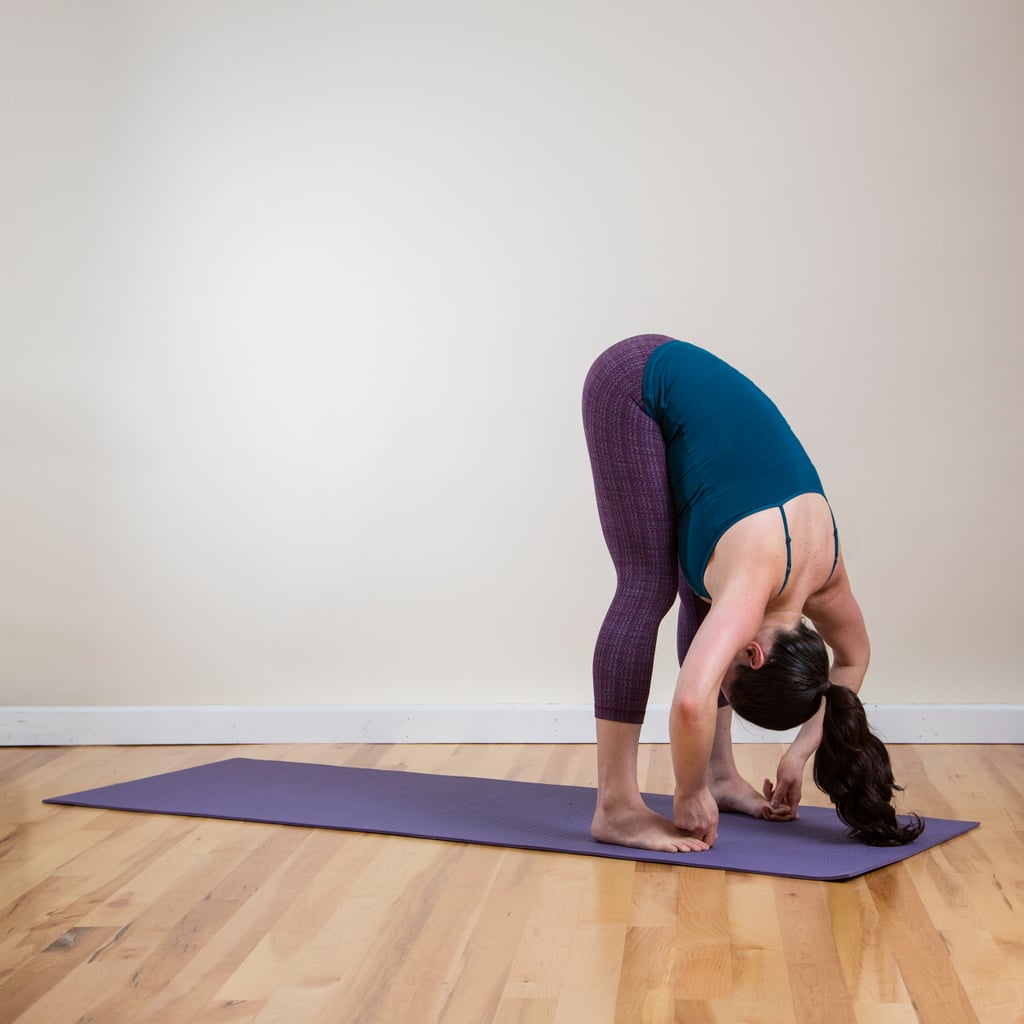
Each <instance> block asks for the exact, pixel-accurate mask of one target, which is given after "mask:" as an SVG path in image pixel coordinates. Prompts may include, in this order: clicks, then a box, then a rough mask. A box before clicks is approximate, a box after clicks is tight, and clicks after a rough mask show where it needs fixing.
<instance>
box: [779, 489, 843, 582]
mask: <svg viewBox="0 0 1024 1024" xmlns="http://www.w3.org/2000/svg"><path fill="white" fill-rule="evenodd" d="M779 511H780V512H781V513H782V529H783V530H785V531H786V578H785V579H784V580H783V581H782V586H781V587H780V588H779V594H781V593H782V591H783V590H785V589H786V584H787V583H788V582H789V574H790V573H791V572H792V571H793V538H792V537H790V535H789V520H788V519H786V510H785V509H784V508H783V507H782V506H781V505H780V506H779ZM834 523H835V520H833V524H834ZM832 571H833V572H835V566H833V567H832ZM779 594H776V595H775V596H776V597H778V596H779Z"/></svg>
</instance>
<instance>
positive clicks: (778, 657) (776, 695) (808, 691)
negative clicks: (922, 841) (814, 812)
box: [727, 621, 924, 846]
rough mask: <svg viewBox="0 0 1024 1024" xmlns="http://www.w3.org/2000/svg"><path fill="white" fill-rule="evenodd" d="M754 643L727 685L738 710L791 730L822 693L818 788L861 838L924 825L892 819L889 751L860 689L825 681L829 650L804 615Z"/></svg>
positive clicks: (907, 838)
mask: <svg viewBox="0 0 1024 1024" xmlns="http://www.w3.org/2000/svg"><path fill="white" fill-rule="evenodd" d="M751 647H753V648H754V649H753V650H751ZM751 647H748V648H747V651H746V652H745V656H744V657H743V658H741V659H739V660H740V664H739V665H738V666H737V668H736V669H735V674H734V676H733V678H732V680H731V681H730V683H729V685H728V689H727V696H728V698H729V702H730V703H731V704H732V706H733V709H734V710H735V711H736V712H737V714H740V715H742V716H743V717H744V718H745V719H747V721H748V722H753V723H754V724H755V725H759V726H761V727H762V728H765V729H778V730H783V729H791V728H793V727H794V726H797V725H800V724H801V723H803V722H806V721H807V720H808V719H809V718H811V717H813V715H814V714H815V712H817V710H818V709H819V708H820V707H821V702H822V698H825V715H824V718H823V720H822V736H821V742H820V743H819V745H818V749H817V751H816V753H815V755H814V781H815V782H816V783H817V785H818V788H819V789H821V790H822V791H823V792H825V793H827V794H828V795H829V797H830V798H831V800H832V802H833V803H834V804H835V807H836V812H837V813H838V815H839V817H840V818H841V819H842V820H843V821H844V822H846V824H847V825H848V826H849V827H850V833H851V835H853V836H854V838H856V839H859V840H860V841H861V842H864V843H868V844H870V845H873V846H890V845H894V846H895V845H900V844H902V843H909V842H913V840H914V839H916V838H917V837H918V836H919V835H920V834H921V831H922V830H923V829H924V823H923V822H922V821H921V819H920V818H917V817H916V816H914V815H910V816H909V817H907V818H904V819H902V820H901V819H900V818H898V817H897V815H896V811H895V808H894V807H893V794H894V793H895V792H896V791H898V790H899V789H900V787H899V786H897V785H896V782H895V779H894V778H893V773H892V764H891V762H890V760H889V752H888V751H887V750H886V748H885V744H884V743H882V741H881V740H880V739H879V738H878V737H877V736H875V735H874V733H872V731H871V729H870V727H869V725H868V720H867V715H866V714H865V712H864V705H863V704H861V702H860V698H859V697H858V696H857V694H856V693H854V691H853V690H851V689H848V688H847V687H845V686H830V685H829V678H828V672H829V657H828V650H827V648H826V647H825V643H824V641H823V640H822V639H821V637H820V636H818V634H817V633H816V632H815V631H814V630H813V629H811V627H810V626H808V625H807V623H806V622H803V621H801V623H800V625H799V626H797V627H796V629H780V630H778V631H777V632H776V633H775V634H774V635H772V636H770V637H769V638H766V641H765V643H763V644H757V643H755V644H752V645H751Z"/></svg>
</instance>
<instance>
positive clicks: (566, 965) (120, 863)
mask: <svg viewBox="0 0 1024 1024" xmlns="http://www.w3.org/2000/svg"><path fill="white" fill-rule="evenodd" d="M781 749H782V748H780V747H773V746H758V745H749V746H740V747H737V748H736V750H737V759H738V761H739V763H740V767H741V770H743V771H744V773H745V774H746V775H747V776H748V777H749V778H751V779H756V780H760V779H761V778H763V777H764V776H765V775H768V774H773V773H774V767H775V763H776V760H777V757H778V754H779V752H780V751H781ZM892 754H893V760H894V762H895V764H896V768H897V776H898V777H899V778H900V779H901V780H902V781H904V782H905V783H906V785H907V792H906V794H904V797H903V802H904V805H905V807H906V809H911V808H913V809H916V810H918V811H920V812H921V813H923V814H927V815H931V816H934V817H956V818H970V819H974V820H977V819H980V820H981V822H982V827H981V828H980V829H978V830H975V831H974V832H971V833H969V834H968V835H966V836H963V837H961V838H958V839H954V840H952V841H951V842H949V843H946V844H944V845H942V846H940V847H938V848H936V849H935V850H933V851H930V852H926V853H923V854H920V855H918V856H916V857H912V858H911V859H910V860H908V861H905V862H903V863H901V864H898V865H894V866H892V867H889V868H885V869H883V870H881V871H877V872H874V873H873V874H870V875H867V876H865V877H863V878H860V879H856V880H854V881H851V882H844V883H829V882H806V881H793V880H788V879H780V878H770V877H765V876H756V875H745V874H738V873H729V872H721V871H716V870H708V869H695V868H675V867H668V866H662V865H641V864H636V863H634V862H631V861H612V860H606V859H600V858H590V857H574V856H564V855H556V854H546V853H534V852H524V851H515V850H505V849H495V848H489V847H481V846H466V845H460V844H454V843H441V842H429V841H423V840H416V839H401V838H394V837H387V836H370V835H362V834H357V833H343V832H331V831H324V830H306V829H298V828H283V827H278V826H267V825H257V824H251V823H234V822H223V821H211V820H205V819H193V818H172V817H165V816H158V815H143V814H128V813H121V812H116V811H95V810H88V809H82V808H73V807H63V806H53V805H44V804H42V803H41V802H40V801H41V800H42V799H43V798H44V797H46V796H56V795H59V794H61V793H66V792H71V791H73V790H77V789H84V788H88V787H91V786H96V785H103V784H107V783H111V782H116V781H121V780H125V779H129V778H133V777H138V776H141V775H147V774H152V773H154V772H160V771H168V770H171V769H175V768H182V767H187V766H189V765H194V764H200V763H203V762H205V761H210V760H215V759H220V758H224V757H230V756H237V755H244V756H249V757H273V758H281V759H291V760H303V761H317V762H323V763H330V764H354V765H366V766H379V767H389V768H405V769H413V770H417V771H425V772H446V773H451V774H464V775H481V776H489V777H500V778H510V779H523V780H529V781H545V782H563V783H571V784H577V785H593V784H594V752H593V748H592V747H589V746H542V745H537V746H512V745H492V746H357V745H353V746H301V747H287V746H275V747H254V746H249V747H241V748H239V747H117V748H113V747H78V748H40V749H16V748H6V749H2V748H0V1022H2V1024H13V1022H17V1024H36V1022H39V1024H64V1022H69V1024H70V1022H82V1024H85V1022H96V1024H116V1022H121V1021H124V1022H131V1024H143V1022H147V1021H153V1022H160V1024H175V1022H178V1021H204V1022H206V1021H209V1022H225V1024H228V1022H231V1024H236V1022H243V1021H245V1022H248V1021H253V1022H259V1024H266V1022H270V1021H281V1022H288V1024H306V1022H328V1024H362V1022H369V1021H381V1022H388V1024H390V1022H395V1024H420V1022H422V1024H427V1022H434V1021H445V1022H456V1024H487V1022H492V1021H493V1022H500V1024H513V1022H521V1024H526V1022H530V1024H533V1022H538V1024H539V1022H552V1021H553V1022H565V1024H581V1022H585V1024H601V1022H606V1021H607V1022H612V1021H621V1022H645V1021H652V1022H663V1021H686V1022H693V1024H700V1022H726V1021H728V1022H733V1021H735V1022H765V1024H785V1022H788V1021H800V1022H803V1021H828V1024H844V1022H858V1024H876V1022H877V1024H902V1022H912V1021H922V1022H928V1024H931V1022H938V1021H944V1022H945V1021H948V1022H952V1024H964V1022H970V1021H980V1022H983V1024H1001V1022H1021V1021H1024V747H1021V746H994V747H985V746H962V747H954V746H919V747H913V746H901V747H894V748H892ZM642 765H643V772H644V775H645V778H644V779H643V782H644V785H645V788H647V789H650V790H655V791H669V790H670V785H669V772H670V766H669V761H668V751H667V748H665V747H663V746H657V747H655V746H645V747H644V748H643V751H642ZM805 797H806V798H807V799H806V802H809V803H822V802H823V801H822V799H821V797H820V794H818V793H817V791H816V790H814V788H813V786H812V785H810V784H808V789H807V791H806V792H805ZM780 827H784V826H780Z"/></svg>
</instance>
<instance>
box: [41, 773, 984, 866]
mask: <svg viewBox="0 0 1024 1024" xmlns="http://www.w3.org/2000/svg"><path fill="white" fill-rule="evenodd" d="M594 798H595V792H594V790H592V789H585V788H582V787H579V786H554V785H545V784H542V783H533V782H510V781H505V780H500V779H498V780H496V779H477V778H465V777H462V776H453V775H427V774H422V773H417V772H400V771H388V770H384V769H379V768H348V767H338V766H336V765H321V764H306V763H302V762H294V761H265V760H256V759H252V758H244V757H236V758H230V759H228V760H225V761H215V762H213V763H211V764H205V765H200V766H199V767H196V768H186V769H184V770H182V771H177V772H168V773H167V774H164V775H153V776H150V777H148V778H144V779H137V780H134V781H131V782H121V783H117V784H116V785H113V786H103V787H100V788H99V789H90V790H85V791H83V792H80V793H69V794H67V795H65V796H59V797H52V798H50V799H49V800H47V801H45V802H46V803H58V804H72V805H75V806H79V807H101V808H109V809H112V810H122V811H141V812H149V813H155V814H181V815H189V816H192V817H202V818H228V819H232V820H235V821H254V822H269V823H273V824H279V825H299V826H305V827H310V828H334V829H345V830H348V831H355V832H377V833H386V834H389V835H401V836H416V837H419V838H423V839H441V840H451V841H455V842H462V843H482V844H485V845H490V846H510V847H517V848H521V849H528V850H548V851H552V852H557V853H575V854H586V855H588V856H591V857H613V858H619V859H622V860H637V861H653V862H657V863H662V864H678V865H685V866H688V867H702V868H719V869H725V870H729V871H749V872H754V873H758V874H769V875H781V876H786V877H791V878H811V879H821V880H828V881H838V880H842V879H846V878H854V877H856V876H857V875H862V874H865V873H866V872H868V871H874V870H876V869H877V868H881V867H884V866H885V865H887V864H893V863H895V862H896V861H900V860H905V859H906V858H907V857H911V856H913V855H914V854H916V853H920V852H922V851H923V850H927V849H929V848H931V847H933V846H936V845H938V844H939V843H943V842H946V841H947V840H949V839H952V838H953V837H954V836H958V835H961V834H962V833H964V832H967V831H969V830H970V829H972V828H974V827H976V826H977V824H978V823H977V822H973V821H950V820H947V819H942V818H928V819H927V827H926V828H925V831H924V834H923V835H922V836H921V837H920V838H919V839H917V840H916V841H915V842H913V843H911V844H909V845H908V846H897V847H878V848H876V847H870V846H864V845H863V844H861V843H858V842H855V841H854V840H852V839H850V838H848V837H847V835H846V828H845V826H844V825H843V824H842V822H841V821H839V819H838V818H837V817H836V815H835V812H834V811H833V810H832V809H831V808H820V807H801V809H800V818H799V819H798V820H797V821H793V822H769V821H757V820H755V819H753V818H748V817H746V816H744V815H737V814H726V815H723V816H722V818H721V822H720V825H719V837H718V842H716V843H715V845H714V847H713V848H712V849H711V850H710V851H708V852H706V853H692V854H678V853H676V854H669V853H653V852H649V851H646V850H633V849H630V848H628V847H624V846H610V845H607V844H604V843H597V842H594V840H593V839H591V838H590V818H591V815H592V814H593V810H594ZM645 799H646V800H647V802H648V804H649V805H650V806H651V807H652V808H653V809H654V810H656V811H658V812H659V813H661V814H664V815H666V816H667V817H671V814H672V798H671V797H670V796H663V795H658V794H646V795H645Z"/></svg>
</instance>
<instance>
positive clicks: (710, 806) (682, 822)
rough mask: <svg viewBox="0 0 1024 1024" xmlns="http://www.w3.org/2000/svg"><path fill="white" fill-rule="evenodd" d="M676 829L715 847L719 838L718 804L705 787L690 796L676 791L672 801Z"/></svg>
mask: <svg viewBox="0 0 1024 1024" xmlns="http://www.w3.org/2000/svg"><path fill="white" fill-rule="evenodd" d="M672 809H673V813H674V816H675V824H676V828H678V829H680V830H682V831H683V832H685V833H686V834H687V835H689V836H693V838H694V839H699V840H701V842H704V843H707V844H708V846H709V847H711V846H714V845H715V840H716V839H717V838H718V804H717V803H715V798H714V797H713V796H712V795H711V791H710V790H709V789H708V788H707V786H705V787H704V788H703V789H699V790H698V791H697V792H696V793H694V794H692V795H690V796H683V795H681V794H680V793H679V792H678V790H677V791H676V795H675V799H674V800H673V801H672Z"/></svg>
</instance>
